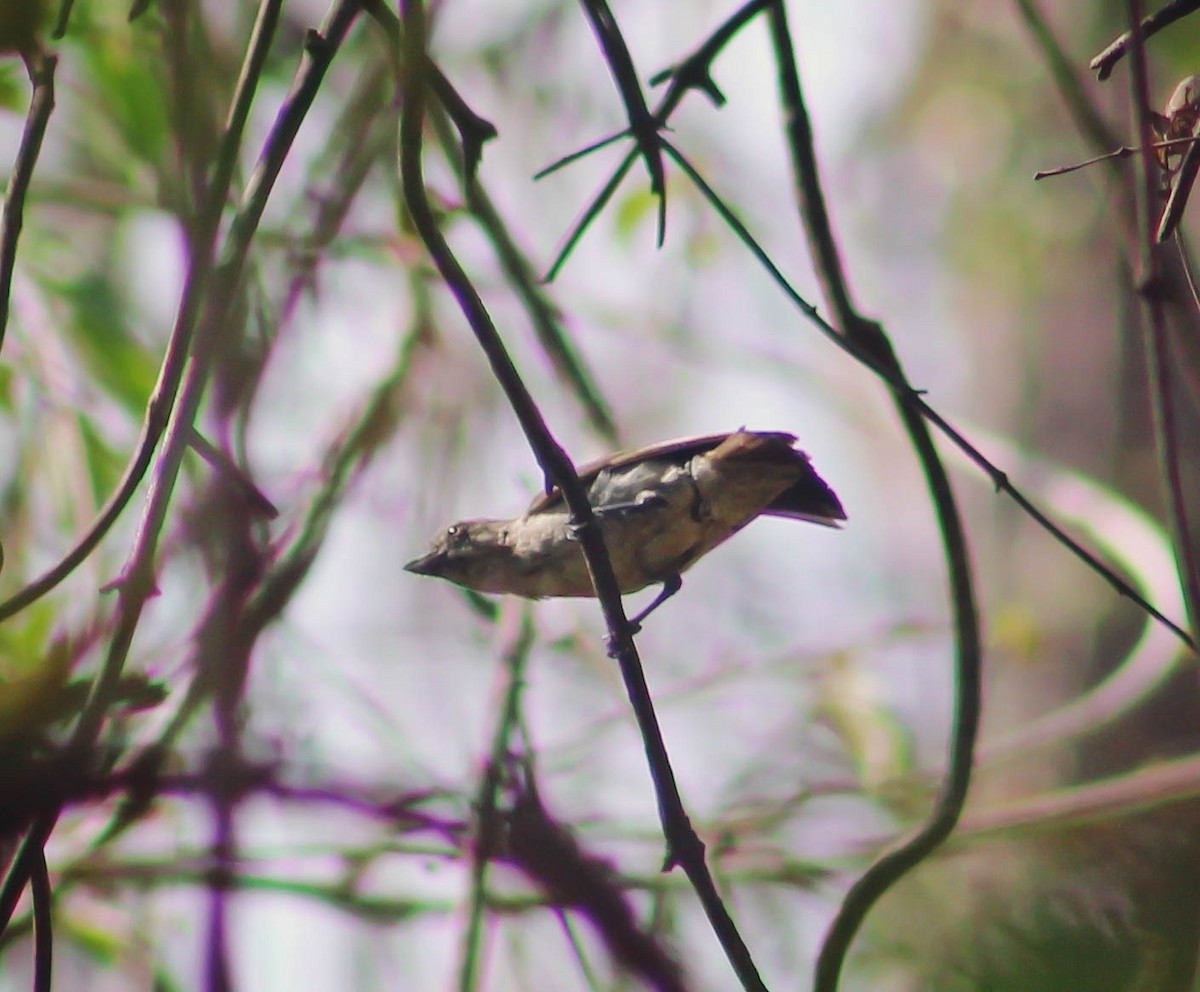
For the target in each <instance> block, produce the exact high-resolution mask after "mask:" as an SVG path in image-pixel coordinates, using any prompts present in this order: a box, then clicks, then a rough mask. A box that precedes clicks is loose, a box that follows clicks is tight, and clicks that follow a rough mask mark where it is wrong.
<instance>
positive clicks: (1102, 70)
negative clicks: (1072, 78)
mask: <svg viewBox="0 0 1200 992" xmlns="http://www.w3.org/2000/svg"><path fill="white" fill-rule="evenodd" d="M1196 10H1200V0H1172V2H1171V3H1168V4H1167V5H1166V6H1165V7H1161V8H1159V9H1158V10H1156V11H1155V12H1154V13H1153V14H1150V15H1149V16H1148V17H1147V18H1146V19H1145V20H1143V21H1141V22H1140V23H1138V24H1136V25H1135V26H1134V28H1133V29H1131V30H1129V31H1126V32H1125V33H1124V34H1123V35H1121V36H1120V37H1119V38H1117V39H1116V40H1115V41H1114V42H1112V44H1110V45H1109V46H1108V47H1107V48H1106V49H1104V51H1102V52H1101V53H1100V54H1099V55H1097V56H1096V57H1095V58H1094V59H1092V61H1091V62H1089V63H1088V68H1089V69H1093V70H1095V72H1096V77H1097V78H1098V79H1099V80H1100V82H1104V80H1106V79H1107V78H1108V77H1109V76H1110V75H1112V71H1113V69H1114V67H1115V66H1116V64H1117V63H1118V62H1120V61H1121V59H1122V58H1123V57H1124V55H1125V53H1126V52H1128V51H1129V49H1130V46H1131V45H1132V44H1133V39H1134V36H1135V32H1136V33H1137V34H1140V36H1141V38H1142V40H1143V42H1144V41H1145V40H1146V39H1147V38H1151V37H1153V36H1154V35H1156V34H1158V32H1159V31H1161V30H1162V29H1163V28H1166V27H1170V26H1171V25H1172V24H1174V23H1175V22H1176V21H1178V20H1179V19H1180V18H1182V17H1187V15H1188V14H1190V13H1192V12H1194V11H1196Z"/></svg>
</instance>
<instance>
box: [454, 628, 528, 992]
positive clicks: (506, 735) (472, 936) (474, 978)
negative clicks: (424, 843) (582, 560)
mask: <svg viewBox="0 0 1200 992" xmlns="http://www.w3.org/2000/svg"><path fill="white" fill-rule="evenodd" d="M533 633H534V630H533V623H532V621H531V620H530V616H529V610H528V609H524V610H522V614H521V626H520V629H519V630H518V631H517V634H516V637H515V638H513V640H512V643H511V644H510V645H509V646H508V647H507V648H506V649H505V651H504V668H503V676H502V679H503V683H502V688H501V692H500V704H499V706H498V707H496V725H495V729H494V730H493V731H492V743H491V747H490V749H489V751H488V757H487V761H485V762H484V763H483V774H482V775H481V776H480V778H479V785H478V787H477V789H476V791H475V800H474V802H472V804H471V808H472V810H473V811H474V823H473V831H472V833H473V836H472V839H471V845H470V850H469V856H470V865H471V894H470V897H469V899H468V903H467V925H466V927H465V928H464V930H463V936H462V944H461V950H460V954H459V965H458V988H459V992H472V990H473V989H475V988H476V987H477V986H478V983H479V977H480V970H479V951H480V943H481V941H480V937H481V934H482V930H483V920H484V910H485V908H486V903H487V899H486V895H487V892H486V881H487V870H488V865H489V863H490V862H491V861H492V859H494V858H495V857H496V855H497V853H498V849H499V848H500V846H501V843H502V839H501V833H502V829H503V828H502V826H501V824H500V786H501V783H502V781H503V778H504V775H505V770H506V769H507V768H509V766H510V765H511V764H512V754H513V747H512V738H513V735H514V734H515V733H516V731H517V729H518V728H519V726H520V716H521V698H522V694H523V692H524V689H525V667H526V664H527V663H528V661H529V650H530V648H531V647H532V646H533Z"/></svg>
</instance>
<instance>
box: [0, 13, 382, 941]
mask: <svg viewBox="0 0 1200 992" xmlns="http://www.w3.org/2000/svg"><path fill="white" fill-rule="evenodd" d="M280 7H281V0H263V4H262V6H261V7H260V10H259V18H258V21H257V22H256V25H255V30H254V34H253V36H252V38H251V42H250V46H249V51H248V53H247V57H246V61H245V63H244V65H243V70H242V75H241V77H240V78H239V80H238V87H237V91H236V94H235V98H234V102H233V104H232V109H231V111H230V118H229V123H228V125H227V127H226V130H225V134H224V135H223V137H222V143H221V149H220V152H219V154H218V161H217V164H216V167H215V169H214V173H213V180H212V183H211V184H210V186H209V190H208V195H207V197H206V198H205V203H204V211H203V212H202V214H201V217H200V223H199V229H200V231H201V232H202V236H201V237H199V238H198V242H199V243H198V244H197V246H196V250H195V251H194V252H193V255H192V257H193V260H194V264H193V266H192V269H191V270H190V271H189V277H188V281H187V284H186V285H185V288H184V295H183V299H182V300H181V302H180V310H179V314H178V316H177V318H176V329H175V331H174V332H173V334H172V338H171V343H170V345H169V346H168V356H167V358H165V359H164V363H163V366H164V372H163V375H162V376H160V382H159V387H156V391H155V396H154V397H152V400H151V408H152V410H155V409H158V410H159V416H162V417H165V416H167V411H169V415H170V420H169V422H168V423H167V426H166V440H165V442H164V445H163V450H162V453H161V454H160V456H159V459H158V463H157V466H156V469H155V472H154V474H153V478H152V480H151V486H150V492H149V495H148V497H147V503H146V508H145V510H144V512H143V515H142V519H141V522H140V525H139V528H138V532H137V536H136V537H135V540H134V546H133V549H132V551H131V554H130V557H129V560H128V562H127V564H126V566H125V569H124V570H123V572H122V575H121V578H120V579H119V580H118V584H117V586H116V588H117V590H118V596H119V598H118V604H117V611H116V619H115V621H114V634H113V638H112V641H111V643H110V645H109V650H108V653H107V656H106V658H105V660H104V662H103V665H102V667H101V672H100V675H99V677H98V678H97V680H96V682H95V684H94V686H93V689H92V693H91V696H90V698H89V699H88V702H87V704H86V705H85V706H84V708H83V711H82V712H81V714H80V717H79V720H78V722H77V723H76V726H75V729H74V732H73V733H72V736H71V742H70V747H71V749H72V751H73V752H74V753H75V754H76V755H77V756H78V759H79V761H80V762H81V763H86V762H87V761H88V755H89V753H90V750H91V747H92V744H93V742H94V740H95V738H96V736H97V735H98V733H99V731H100V729H101V727H102V725H103V721H104V716H105V713H106V710H107V706H108V702H109V699H110V698H111V696H112V693H113V690H114V687H116V686H117V685H118V684H119V680H120V676H121V671H122V669H123V667H124V664H125V659H126V657H127V655H128V652H129V648H130V645H131V643H132V640H133V635H134V632H135V630H136V629H137V626H138V623H139V621H140V618H141V614H142V610H143V609H144V607H145V604H146V602H147V600H148V598H149V597H150V596H151V595H152V593H153V589H154V580H153V572H154V559H155V555H156V551H157V547H158V540H159V537H160V535H161V531H162V527H163V523H164V521H165V518H166V512H167V507H168V505H169V503H170V499H171V495H172V493H173V490H174V485H175V480H176V477H177V475H178V472H179V468H180V464H181V463H182V460H183V456H184V453H185V452H186V450H187V447H188V442H189V440H190V437H191V433H192V428H193V422H194V419H195V414H196V410H197V408H198V407H199V404H200V400H201V397H202V395H203V391H204V387H205V384H206V382H207V379H208V371H209V368H210V365H211V360H212V354H211V351H212V345H213V342H214V339H215V337H216V335H217V334H218V332H219V331H220V330H221V328H222V325H223V323H224V320H225V317H226V309H227V307H228V305H229V303H230V300H231V296H232V293H231V290H232V286H233V282H234V281H235V280H236V278H237V276H238V274H239V273H240V272H241V271H242V268H243V266H244V264H245V259H246V256H247V254H248V253H249V249H250V244H251V241H252V239H253V236H254V233H255V232H256V230H257V228H258V224H259V221H260V220H261V218H262V213H263V211H264V209H265V208H266V203H267V198H268V196H269V194H270V191H271V189H272V188H273V185H274V182H275V179H276V177H277V176H278V174H279V170H280V169H281V168H282V166H283V162H284V159H285V158H286V156H287V153H288V151H289V149H290V148H291V144H292V141H293V140H294V138H295V135H296V132H297V130H298V129H299V127H300V124H301V122H302V121H303V120H304V117H305V116H306V114H307V112H308V108H309V106H310V105H311V103H312V100H313V98H314V97H315V96H316V93H317V89H318V87H319V86H320V83H321V81H322V79H323V78H324V75H325V71H326V70H327V69H328V67H329V65H330V63H331V61H332V58H333V55H334V54H335V53H336V51H337V49H338V47H339V46H340V44H341V42H342V40H343V39H344V37H345V35H346V33H347V31H349V29H350V26H351V24H352V23H353V22H354V20H355V18H356V17H357V15H358V11H359V6H358V2H357V0H338V2H337V3H335V4H334V7H333V8H332V10H331V11H330V13H329V15H328V17H327V18H326V22H325V25H324V30H323V33H322V34H318V33H317V32H312V33H311V34H310V36H309V39H308V45H307V47H306V54H305V61H304V64H303V65H302V66H301V69H300V71H299V73H298V75H297V78H296V81H295V82H294V84H293V86H292V89H291V91H290V92H289V94H288V96H287V98H285V100H284V103H283V105H282V107H281V108H280V111H279V115H278V117H277V119H276V122H275V126H274V128H273V129H272V131H271V133H270V136H269V138H268V140H267V144H266V146H265V148H264V150H263V153H262V155H261V156H260V159H259V163H258V167H257V168H256V170H255V172H254V175H253V176H252V178H251V180H250V183H249V184H248V186H247V188H246V191H245V194H244V196H243V198H242V204H241V207H240V209H239V211H238V214H237V215H236V217H235V218H234V221H233V223H232V225H231V228H230V231H229V235H228V238H227V241H226V243H225V246H224V250H223V252H222V257H221V261H220V264H219V265H218V266H217V267H216V269H215V270H214V269H213V268H212V265H211V261H210V258H211V255H212V250H213V246H214V244H215V238H216V233H217V228H218V223H219V219H220V216H221V211H222V208H223V206H224V202H225V194H226V191H227V189H228V183H229V180H230V177H231V176H232V174H233V168H234V165H235V163H236V158H237V150H238V148H239V146H240V142H241V134H242V129H243V125H244V121H245V119H246V115H247V114H248V111H249V105H250V99H251V97H252V95H253V92H254V90H255V89H256V87H257V83H258V78H259V76H260V74H261V71H262V66H263V64H264V63H265V59H266V51H267V49H268V47H269V43H270V38H271V36H272V34H273V30H274V25H275V23H277V20H278V14H279V10H280ZM214 271H215V273H216V275H217V279H216V282H217V285H216V286H215V287H213V288H212V289H211V292H209V293H202V292H200V289H201V288H202V287H204V286H205V285H206V284H207V282H208V276H209V274H210V273H211V272H214ZM202 301H207V303H208V306H209V309H208V311H207V313H206V314H205V322H204V326H203V328H201V331H202V332H203V333H197V332H196V325H197V321H198V318H199V316H200V311H201V304H202ZM189 345H190V347H189ZM185 371H186V376H185ZM168 373H170V377H171V378H172V379H173V380H174V381H173V382H172V381H169V380H168ZM177 384H179V386H178V392H179V396H178V401H177V402H175V395H174V394H175V391H176V390H175V388H174V387H175V386H176V385H177ZM168 387H170V388H168ZM148 422H149V418H148ZM152 447H153V445H152V444H151V445H149V446H148V448H147V452H148V451H149V450H150V449H152ZM139 450H140V446H139ZM147 457H148V453H147ZM59 813H60V809H55V810H52V811H50V812H48V813H46V814H44V815H43V816H41V817H40V818H39V819H38V821H37V822H36V823H35V824H34V825H33V827H31V828H30V830H29V831H28V833H27V834H26V836H25V838H24V839H23V841H22V844H21V848H20V850H19V851H18V854H17V856H16V858H14V861H13V864H12V866H11V868H10V870H9V873H8V876H7V878H6V879H5V881H4V886H3V888H2V889H0V928H3V926H5V925H7V922H8V920H9V919H10V918H11V916H12V911H13V908H14V907H15V905H16V901H17V899H18V897H19V896H20V893H21V891H22V889H23V888H24V886H25V882H26V880H27V879H28V878H29V877H30V873H31V872H32V870H33V864H34V859H35V858H36V856H37V852H40V851H41V850H42V849H43V847H44V845H45V842H46V839H47V838H48V837H49V835H50V833H51V831H52V830H53V828H54V825H55V823H56V822H57V820H58V816H59Z"/></svg>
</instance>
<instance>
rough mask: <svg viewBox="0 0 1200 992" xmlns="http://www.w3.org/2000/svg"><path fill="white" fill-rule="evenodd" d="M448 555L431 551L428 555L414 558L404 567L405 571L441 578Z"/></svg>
mask: <svg viewBox="0 0 1200 992" xmlns="http://www.w3.org/2000/svg"><path fill="white" fill-rule="evenodd" d="M445 564H446V553H445V552H444V551H430V552H429V554H427V555H422V556H421V557H420V558H414V559H413V560H412V561H410V562H409V563H408V564H407V565H405V566H404V571H406V572H415V573H416V574H417V575H434V576H438V577H440V576H441V575H442V573H443V571H444V570H445Z"/></svg>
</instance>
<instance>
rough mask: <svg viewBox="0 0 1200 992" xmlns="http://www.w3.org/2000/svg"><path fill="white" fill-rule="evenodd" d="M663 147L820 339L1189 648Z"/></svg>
mask: <svg viewBox="0 0 1200 992" xmlns="http://www.w3.org/2000/svg"><path fill="white" fill-rule="evenodd" d="M663 147H664V149H665V150H666V151H667V154H668V155H670V156H671V158H672V159H673V160H674V161H675V163H676V164H677V165H679V167H680V168H681V169H683V171H684V172H685V173H686V174H687V176H688V178H689V179H690V180H691V181H692V182H693V183H695V185H696V187H697V188H698V189H699V190H700V192H701V193H702V194H703V196H704V198H705V199H706V200H707V201H708V202H709V204H710V205H711V206H712V208H713V209H714V210H715V211H716V212H717V213H718V215H720V217H721V219H722V220H723V221H724V222H725V224H726V225H727V226H728V227H729V228H730V229H731V230H732V231H733V233H734V235H735V236H736V237H737V239H738V240H739V241H741V242H742V244H743V245H744V246H745V248H746V249H747V250H748V251H749V252H750V254H751V255H752V256H753V257H754V259H755V261H757V262H758V263H759V264H760V265H761V266H762V267H763V268H764V269H765V270H766V272H767V274H768V275H769V276H770V278H771V280H772V281H773V282H774V283H775V284H776V286H778V288H779V289H780V291H781V292H783V294H784V295H785V296H786V297H787V298H788V299H789V300H791V302H792V303H793V305H795V306H796V308H797V309H799V310H800V312H801V313H803V314H804V316H805V317H807V318H808V320H809V321H810V322H811V323H812V324H813V325H814V326H815V327H816V328H817V330H819V331H820V332H821V333H822V334H823V335H825V337H826V338H827V339H828V340H829V341H830V342H832V343H833V344H834V345H836V346H837V347H838V348H840V349H841V350H842V351H843V352H845V353H846V354H847V355H849V356H850V357H851V358H853V359H854V360H855V361H857V362H859V363H861V364H862V365H863V366H865V367H866V368H868V369H869V370H870V371H872V372H873V373H875V375H877V376H879V378H880V379H881V380H883V382H885V383H887V384H888V386H890V387H891V388H892V389H893V390H901V391H905V390H906V391H907V393H906V395H907V399H908V402H910V403H911V404H913V406H914V407H915V408H916V409H918V410H919V411H920V413H921V416H923V417H924V418H925V419H926V420H928V421H929V422H930V423H931V424H932V425H933V426H934V427H936V428H937V429H938V430H939V431H940V432H941V433H942V434H943V435H944V436H945V437H946V438H947V439H949V440H950V441H951V442H952V443H953V444H954V446H955V447H957V448H958V449H959V450H960V451H961V452H962V453H963V454H964V455H965V456H966V457H967V458H968V459H969V460H970V461H971V462H972V463H973V464H974V465H975V466H976V467H977V468H978V469H979V470H980V471H981V472H983V473H984V474H985V475H987V477H988V479H989V481H990V482H991V484H992V485H993V486H994V487H995V489H996V491H997V492H1002V493H1004V494H1005V495H1006V496H1008V497H1009V498H1010V499H1011V500H1012V501H1013V502H1014V503H1016V504H1017V506H1019V507H1020V508H1021V510H1022V511H1023V512H1024V513H1026V514H1027V515H1028V516H1029V517H1030V518H1031V519H1032V520H1033V521H1034V522H1035V523H1036V524H1037V525H1038V526H1039V527H1041V528H1043V529H1044V530H1045V531H1046V532H1047V533H1048V534H1050V536H1051V537H1053V538H1054V539H1055V540H1056V541H1057V542H1058V543H1059V544H1061V545H1062V546H1063V547H1065V548H1066V549H1067V550H1068V551H1070V552H1071V553H1072V554H1073V555H1074V556H1075V557H1076V558H1078V559H1079V560H1080V561H1081V562H1082V563H1083V564H1084V565H1086V566H1087V567H1088V568H1089V569H1091V570H1092V571H1093V572H1095V573H1096V574H1097V575H1099V576H1100V577H1101V578H1102V579H1104V581H1105V582H1107V583H1108V584H1109V585H1110V586H1111V587H1112V589H1113V591H1115V592H1116V593H1117V594H1118V595H1120V596H1122V597H1124V598H1126V599H1128V600H1129V601H1130V602H1131V603H1133V604H1135V605H1136V606H1137V607H1138V608H1139V609H1141V610H1142V611H1143V612H1145V613H1146V614H1147V616H1150V617H1152V618H1153V619H1154V620H1155V621H1156V622H1158V623H1160V624H1162V626H1163V627H1165V628H1166V629H1167V630H1169V631H1171V633H1172V634H1174V635H1175V637H1177V638H1178V639H1179V640H1180V641H1181V642H1182V643H1183V644H1185V645H1187V646H1188V647H1189V648H1191V647H1192V646H1193V642H1192V636H1191V635H1190V634H1189V633H1188V632H1187V631H1186V630H1185V629H1184V628H1183V627H1181V626H1180V625H1179V624H1177V623H1176V622H1175V621H1173V620H1172V619H1171V618H1170V617H1168V616H1167V615H1166V614H1165V613H1163V612H1162V611H1161V610H1159V609H1158V608H1157V607H1156V606H1154V604H1153V603H1151V602H1150V600H1148V599H1147V598H1146V597H1145V596H1143V595H1142V593H1141V592H1140V591H1139V590H1138V589H1137V588H1135V587H1134V586H1133V585H1131V584H1130V583H1129V582H1127V581H1126V580H1125V579H1124V578H1122V577H1121V575H1120V574H1119V573H1118V572H1117V571H1115V570H1114V569H1112V568H1110V567H1109V566H1108V565H1106V564H1105V563H1104V562H1103V561H1101V560H1100V559H1099V558H1098V557H1097V556H1096V555H1095V554H1094V553H1093V552H1092V551H1091V550H1089V549H1088V548H1086V547H1085V546H1084V545H1083V544H1082V543H1081V542H1080V541H1078V540H1077V539H1076V538H1074V537H1072V536H1071V535H1070V534H1069V533H1067V531H1066V530H1064V529H1063V528H1062V527H1061V526H1060V525H1059V524H1057V523H1056V522H1055V521H1054V520H1053V519H1051V517H1050V516H1049V515H1048V514H1047V513H1046V512H1045V511H1044V510H1042V509H1041V508H1040V507H1039V506H1038V505H1037V504H1036V503H1034V502H1033V501H1032V500H1031V499H1030V498H1029V497H1028V496H1026V495H1025V494H1024V492H1023V491H1022V490H1020V489H1019V488H1017V487H1016V486H1015V485H1013V483H1012V482H1011V480H1010V479H1009V478H1008V474H1007V473H1006V472H1005V471H1004V470H1003V469H1001V468H999V467H998V466H997V465H996V464H995V463H994V462H992V461H991V460H990V459H988V457H987V456H986V455H984V454H983V452H982V451H980V450H979V449H978V448H977V447H976V446H975V445H973V444H972V443H971V442H970V441H969V440H968V439H967V437H966V436H965V435H964V434H963V433H962V432H961V431H959V430H958V428H956V427H955V426H954V425H953V424H951V423H950V422H949V421H948V420H947V419H946V418H945V417H943V416H942V415H941V414H940V413H938V411H937V410H935V409H934V408H933V407H932V406H930V405H929V404H928V403H927V402H926V401H925V399H924V398H923V397H922V395H921V393H920V392H919V391H918V390H916V389H913V387H912V386H911V385H909V384H908V383H906V382H903V381H899V380H897V378H896V376H895V374H894V372H891V371H889V370H888V369H886V368H885V367H884V366H883V365H881V364H880V363H879V362H878V361H877V360H876V359H875V358H874V357H873V356H872V355H870V354H868V353H867V352H865V351H863V350H862V349H861V348H860V347H859V346H858V345H857V344H855V343H854V342H852V341H850V340H849V339H847V338H846V337H844V336H843V335H841V334H839V333H838V331H837V330H836V329H835V328H834V327H833V325H832V324H830V323H829V322H828V321H827V320H825V318H823V317H822V316H821V315H820V313H818V312H817V309H816V307H814V306H813V305H812V304H811V303H809V302H808V301H807V300H806V299H805V298H804V297H803V296H801V295H800V293H799V292H798V291H797V290H796V288H795V287H794V286H793V285H792V284H791V283H790V282H788V279H787V277H786V276H785V275H784V274H783V272H782V271H781V270H780V268H779V267H778V266H777V265H776V264H775V263H774V262H773V261H771V258H770V256H769V255H768V254H767V252H766V249H764V248H763V246H762V245H760V244H759V243H758V241H757V240H755V238H754V235H753V234H751V233H750V229H749V228H747V227H746V225H745V223H744V222H743V221H742V220H741V218H740V217H738V215H737V214H736V213H734V212H733V210H732V208H730V206H729V205H728V204H727V203H725V201H724V200H722V199H721V197H720V195H719V194H718V193H717V192H716V190H714V189H713V188H712V187H711V186H710V185H709V184H708V183H707V182H706V181H705V179H704V177H703V176H702V175H701V174H700V173H699V172H698V171H697V170H696V168H695V167H694V166H693V165H692V164H691V163H690V162H689V161H688V160H687V158H685V157H684V155H683V154H682V153H681V152H680V151H679V149H677V148H675V147H674V146H673V145H672V144H671V143H670V142H668V141H664V142H663Z"/></svg>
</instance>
